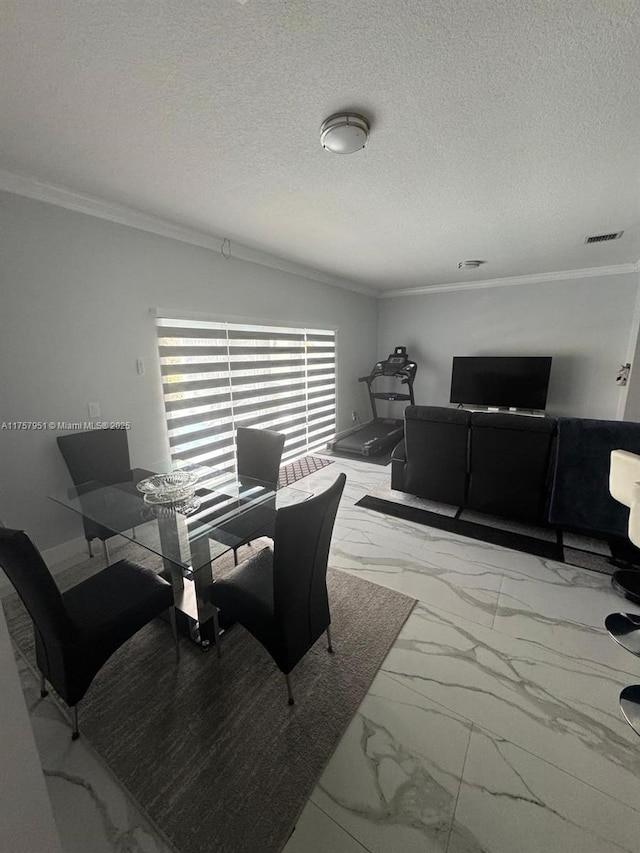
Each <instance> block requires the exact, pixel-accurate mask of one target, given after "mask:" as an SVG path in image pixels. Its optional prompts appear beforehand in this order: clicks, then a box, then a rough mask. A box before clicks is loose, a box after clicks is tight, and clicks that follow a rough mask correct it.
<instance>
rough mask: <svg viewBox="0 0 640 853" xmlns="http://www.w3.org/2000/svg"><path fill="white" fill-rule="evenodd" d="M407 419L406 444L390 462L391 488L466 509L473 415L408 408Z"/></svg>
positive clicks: (400, 446) (398, 449)
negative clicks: (470, 430) (470, 427)
mask: <svg viewBox="0 0 640 853" xmlns="http://www.w3.org/2000/svg"><path fill="white" fill-rule="evenodd" d="M404 418H405V421H404V429H405V438H404V442H403V443H401V445H399V446H398V447H396V449H395V450H394V451H393V455H392V460H391V465H392V468H391V488H392V489H399V490H400V491H403V492H409V493H410V494H412V495H418V497H424V498H428V499H429V500H432V501H440V502H442V503H448V504H454V505H455V506H463V505H464V503H465V501H466V494H467V470H468V464H467V463H468V459H467V456H468V445H469V425H470V421H471V412H468V411H466V410H464V409H447V408H444V407H442V406H408V407H407V408H406V409H405V413H404Z"/></svg>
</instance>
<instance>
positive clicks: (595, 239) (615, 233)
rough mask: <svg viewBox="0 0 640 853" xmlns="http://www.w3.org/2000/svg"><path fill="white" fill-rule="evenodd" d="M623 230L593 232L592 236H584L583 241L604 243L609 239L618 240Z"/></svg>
mask: <svg viewBox="0 0 640 853" xmlns="http://www.w3.org/2000/svg"><path fill="white" fill-rule="evenodd" d="M623 234H624V231H613V232H612V233H611V234H594V235H593V236H592V237H585V238H584V242H585V243H606V242H608V241H609V240H619V239H620V238H621V237H622V235H623Z"/></svg>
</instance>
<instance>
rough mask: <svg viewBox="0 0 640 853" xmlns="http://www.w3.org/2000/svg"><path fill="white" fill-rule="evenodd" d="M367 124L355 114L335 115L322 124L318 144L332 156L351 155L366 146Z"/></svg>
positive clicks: (362, 117) (367, 137) (367, 136)
mask: <svg viewBox="0 0 640 853" xmlns="http://www.w3.org/2000/svg"><path fill="white" fill-rule="evenodd" d="M368 139H369V122H368V121H367V120H366V118H364V116H361V115H358V114H357V113H336V114H335V115H332V116H329V118H327V119H325V120H324V121H323V122H322V127H321V128H320V144H321V145H322V147H323V148H324V149H325V151H331V152H332V153H333V154H353V152H354V151H359V150H360V149H361V148H364V146H365V145H366V144H367V140H368Z"/></svg>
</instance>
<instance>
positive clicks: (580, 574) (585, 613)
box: [493, 563, 640, 678]
mask: <svg viewBox="0 0 640 853" xmlns="http://www.w3.org/2000/svg"><path fill="white" fill-rule="evenodd" d="M619 611H622V612H625V613H627V612H628V613H638V612H640V608H639V607H637V606H636V605H634V604H633V603H632V602H629V601H626V600H625V599H623V598H622V597H621V596H619V595H618V594H617V593H616V592H615V591H614V590H613V589H612V587H611V584H610V580H609V578H608V577H607V576H606V575H601V574H598V573H596V572H589V571H586V570H584V569H576V568H573V567H568V566H564V565H562V564H558V563H551V564H549V565H548V566H547V575H546V577H545V578H544V579H541V578H536V579H533V578H531V577H528V576H526V575H524V576H521V577H519V578H518V577H516V576H515V573H512V575H511V576H509V577H507V576H505V577H504V578H503V581H502V587H501V590H500V595H499V597H498V604H497V607H496V613H495V620H494V623H493V627H494V628H495V629H496V630H497V631H500V632H501V633H503V634H508V635H509V636H512V637H515V638H517V639H522V640H529V641H530V642H532V643H536V644H537V645H539V646H540V647H541V648H545V649H548V650H549V651H551V652H557V653H560V654H562V655H564V656H565V657H566V658H567V660H568V661H569V660H572V659H577V660H579V661H582V662H584V663H589V662H591V663H592V664H593V666H594V668H595V669H596V670H597V671H600V669H601V668H602V667H605V668H606V670H608V671H614V672H615V673H616V674H619V675H622V674H623V673H628V674H629V675H630V676H633V677H635V678H639V677H640V659H639V658H636V657H634V656H633V655H631V654H629V653H628V652H625V651H624V650H623V649H621V648H620V647H618V646H617V644H616V643H614V642H613V641H611V640H610V638H609V637H608V634H607V632H606V629H605V627H604V620H605V618H606V617H607V616H608V615H609V613H616V612H619Z"/></svg>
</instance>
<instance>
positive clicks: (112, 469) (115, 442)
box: [56, 429, 150, 563]
mask: <svg viewBox="0 0 640 853" xmlns="http://www.w3.org/2000/svg"><path fill="white" fill-rule="evenodd" d="M56 441H57V442H58V447H59V448H60V452H61V453H62V456H63V459H64V461H65V463H66V465H67V468H68V469H69V474H70V475H71V479H72V480H73V483H74V485H75V486H76V487H77V488H78V491H79V492H82V491H83V490H88V489H91V488H92V486H95V487H97V486H100V485H102V486H104V485H113V484H114V483H118V484H120V483H122V484H123V488H125V489H126V488H127V487H130V488H131V489H132V490H135V482H136V480H140V479H143V478H144V477H146V476H148V475H149V473H150V472H149V471H143V470H142V469H140V471H139V476H137V477H136V476H135V474H134V472H132V470H131V463H130V460H129V442H128V439H127V431H126V430H124V429H93V430H89V431H88V432H73V433H70V434H69V435H60V436H58V438H57V439H56ZM119 521H120V524H119V525H118V526H119V528H120V529H119V530H118V531H114V530H112V529H110V528H108V527H103V526H102V525H101V524H98V523H97V522H95V521H92V520H91V519H89V518H85V517H83V519H82V522H83V524H84V535H85V538H86V540H87V546H88V549H89V556H90V557H93V549H92V547H91V543H92V541H93V540H94V539H99V540H100V541H101V542H102V547H103V550H104V557H105V561H106V562H107V563H108V562H109V547H108V545H107V539H111V537H112V536H117V535H118V533H119V532H122V531H123V530H129V529H132V528H133V529H134V531H135V526H136V524H137V523H139V522H140V516H139V514H134V515H131V516H129V515H126V516H125V517H123V518H122V519H119Z"/></svg>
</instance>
